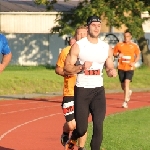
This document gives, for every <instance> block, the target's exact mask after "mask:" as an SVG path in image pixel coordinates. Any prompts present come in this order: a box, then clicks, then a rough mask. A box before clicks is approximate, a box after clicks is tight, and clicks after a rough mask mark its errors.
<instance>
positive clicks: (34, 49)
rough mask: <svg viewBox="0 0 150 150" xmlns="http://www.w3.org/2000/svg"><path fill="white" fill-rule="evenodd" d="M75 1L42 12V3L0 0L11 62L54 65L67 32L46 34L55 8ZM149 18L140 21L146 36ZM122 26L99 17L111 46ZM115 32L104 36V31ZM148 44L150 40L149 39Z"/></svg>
mask: <svg viewBox="0 0 150 150" xmlns="http://www.w3.org/2000/svg"><path fill="white" fill-rule="evenodd" d="M77 4H78V1H72V0H70V1H67V2H64V1H58V3H57V4H55V5H54V11H52V12H46V10H45V6H42V5H40V6H37V5H36V4H35V3H34V2H33V0H26V1H25V0H0V31H1V32H2V33H4V34H5V35H6V37H7V38H8V41H9V45H10V48H11V50H12V53H13V58H12V61H11V64H17V65H39V64H50V65H55V63H56V60H57V57H58V54H59V52H60V50H61V49H62V48H64V47H65V46H66V43H67V42H66V39H67V37H69V35H64V36H62V37H59V35H58V33H55V34H50V30H51V28H52V27H54V26H55V25H56V22H55V19H56V15H57V14H58V13H59V12H66V11H69V10H70V9H71V8H73V7H75V6H77ZM149 26H150V21H147V22H145V23H144V24H143V27H144V29H145V30H144V31H145V36H146V38H147V39H148V41H149V40H150V27H149ZM124 30H125V27H124V26H122V28H121V29H119V30H118V29H116V28H114V27H113V28H112V27H107V26H106V20H102V30H101V32H102V33H101V35H100V38H101V39H102V40H105V41H106V42H108V40H110V41H109V43H110V44H111V45H112V46H113V45H114V44H116V42H117V41H122V39H123V36H122V33H123V32H124ZM110 32H111V34H112V33H113V35H115V36H106V35H108V33H110ZM149 48H150V43H149Z"/></svg>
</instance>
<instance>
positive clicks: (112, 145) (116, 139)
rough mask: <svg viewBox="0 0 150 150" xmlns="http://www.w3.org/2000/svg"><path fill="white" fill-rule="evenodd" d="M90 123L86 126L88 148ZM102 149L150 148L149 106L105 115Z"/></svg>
mask: <svg viewBox="0 0 150 150" xmlns="http://www.w3.org/2000/svg"><path fill="white" fill-rule="evenodd" d="M91 134H92V123H90V124H89V127H88V139H87V145H86V148H87V150H90V146H89V143H90V140H91ZM102 150H150V107H145V108H141V109H137V110H132V111H131V110H130V111H126V112H123V113H120V114H114V115H110V116H107V117H106V119H105V121H104V139H103V143H102Z"/></svg>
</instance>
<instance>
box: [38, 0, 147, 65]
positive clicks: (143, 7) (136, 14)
mask: <svg viewBox="0 0 150 150" xmlns="http://www.w3.org/2000/svg"><path fill="white" fill-rule="evenodd" d="M36 1H41V3H42V1H44V0H36ZM45 1H48V0H45ZM54 3H57V1H53V3H52V4H51V5H53V4H54ZM39 4H40V2H39ZM43 4H44V3H43ZM47 6H48V5H46V7H47ZM51 8H52V7H51ZM48 10H50V9H48ZM145 11H148V12H149V13H150V0H90V1H89V0H83V1H82V2H80V3H79V4H78V6H77V7H76V8H74V9H71V10H70V12H68V13H66V12H65V13H64V12H61V13H60V14H59V15H58V16H57V19H56V22H57V23H58V25H57V26H56V27H54V28H53V29H52V31H51V32H56V31H58V29H59V35H64V34H72V35H73V34H74V31H75V28H76V27H77V26H79V25H80V24H85V23H86V19H87V17H88V16H90V15H94V14H95V15H98V16H100V18H101V19H105V20H107V26H111V27H116V28H118V29H119V28H120V27H121V25H123V24H124V25H125V26H126V27H127V28H128V29H129V30H130V31H131V32H132V34H133V37H134V38H136V39H137V41H138V44H139V47H140V49H141V52H142V56H143V63H144V64H145V65H148V66H150V51H149V49H148V43H147V40H146V39H145V36H144V31H143V28H142V23H144V21H145V20H147V19H148V18H142V17H141V13H142V12H145Z"/></svg>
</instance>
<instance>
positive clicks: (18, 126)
mask: <svg viewBox="0 0 150 150" xmlns="http://www.w3.org/2000/svg"><path fill="white" fill-rule="evenodd" d="M56 115H62V113H55V114H51V115H48V116H43V117H39V118H36V119H33V120H30V121H27V122H24V123H22V124H20V125H17V126H15V127H13V128H11V129H10V130H8V131H7V132H5V133H3V134H2V135H1V136H0V141H1V140H2V139H3V138H4V137H5V136H6V135H7V134H9V133H11V132H12V131H14V130H16V129H18V128H20V127H22V126H24V125H27V124H29V123H32V122H35V121H38V120H41V119H45V118H48V117H53V116H56Z"/></svg>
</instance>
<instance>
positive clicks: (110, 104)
mask: <svg viewBox="0 0 150 150" xmlns="http://www.w3.org/2000/svg"><path fill="white" fill-rule="evenodd" d="M106 99H107V114H106V115H109V114H112V113H118V112H122V111H127V110H130V109H137V108H140V107H145V106H150V93H148V92H147V93H133V94H132V97H131V100H130V102H129V108H128V109H123V108H121V105H122V103H123V94H122V93H115V94H106ZM61 100H62V97H50V98H33V99H24V100H23V99H20V100H19V99H18V100H5V101H3V100H2V101H0V150H63V149H64V148H63V146H62V145H61V144H60V135H61V133H62V126H63V123H64V121H65V119H64V116H63V114H62V110H61ZM90 120H91V118H90Z"/></svg>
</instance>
